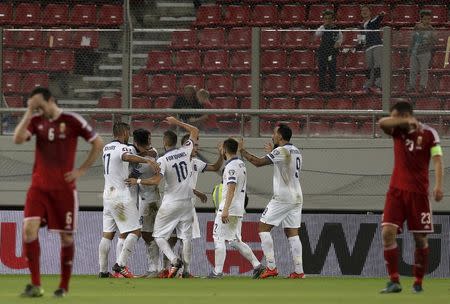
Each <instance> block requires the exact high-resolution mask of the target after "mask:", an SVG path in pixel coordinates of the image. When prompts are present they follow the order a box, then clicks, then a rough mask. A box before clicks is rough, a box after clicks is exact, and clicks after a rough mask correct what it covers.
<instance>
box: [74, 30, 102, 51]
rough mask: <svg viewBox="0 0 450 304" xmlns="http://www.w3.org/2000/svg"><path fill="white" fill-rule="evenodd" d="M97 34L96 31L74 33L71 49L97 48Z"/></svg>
mask: <svg viewBox="0 0 450 304" xmlns="http://www.w3.org/2000/svg"><path fill="white" fill-rule="evenodd" d="M98 44H99V33H98V31H97V30H85V31H76V32H75V33H74V34H73V37H72V47H73V48H76V49H79V48H94V49H95V48H98Z"/></svg>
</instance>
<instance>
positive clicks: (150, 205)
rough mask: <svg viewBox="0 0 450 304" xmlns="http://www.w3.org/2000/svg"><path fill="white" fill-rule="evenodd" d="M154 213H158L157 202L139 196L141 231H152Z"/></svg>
mask: <svg viewBox="0 0 450 304" xmlns="http://www.w3.org/2000/svg"><path fill="white" fill-rule="evenodd" d="M156 213H158V202H149V201H146V200H145V199H142V198H141V197H140V198H139V223H140V224H141V225H142V229H141V231H142V232H153V227H154V225H155V218H156Z"/></svg>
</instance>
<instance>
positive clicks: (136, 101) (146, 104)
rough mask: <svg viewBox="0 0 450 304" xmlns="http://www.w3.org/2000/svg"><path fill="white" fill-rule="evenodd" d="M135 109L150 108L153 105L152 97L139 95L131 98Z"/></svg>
mask: <svg viewBox="0 0 450 304" xmlns="http://www.w3.org/2000/svg"><path fill="white" fill-rule="evenodd" d="M131 107H132V108H133V109H150V108H151V107H152V105H151V102H150V99H148V98H146V97H137V98H133V99H132V100H131Z"/></svg>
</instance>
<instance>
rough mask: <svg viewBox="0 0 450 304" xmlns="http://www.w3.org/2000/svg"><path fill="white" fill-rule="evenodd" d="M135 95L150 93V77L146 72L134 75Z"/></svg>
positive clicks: (133, 88)
mask: <svg viewBox="0 0 450 304" xmlns="http://www.w3.org/2000/svg"><path fill="white" fill-rule="evenodd" d="M132 92H133V95H145V94H147V93H148V79H147V76H146V75H145V74H138V75H134V76H133V79H132Z"/></svg>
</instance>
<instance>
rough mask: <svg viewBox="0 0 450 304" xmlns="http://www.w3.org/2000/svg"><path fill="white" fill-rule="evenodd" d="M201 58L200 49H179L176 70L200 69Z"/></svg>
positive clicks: (176, 57) (176, 54) (176, 56)
mask: <svg viewBox="0 0 450 304" xmlns="http://www.w3.org/2000/svg"><path fill="white" fill-rule="evenodd" d="M200 69H201V60H200V52H199V51H177V52H176V53H175V66H174V70H175V71H179V72H187V71H199V70H200Z"/></svg>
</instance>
